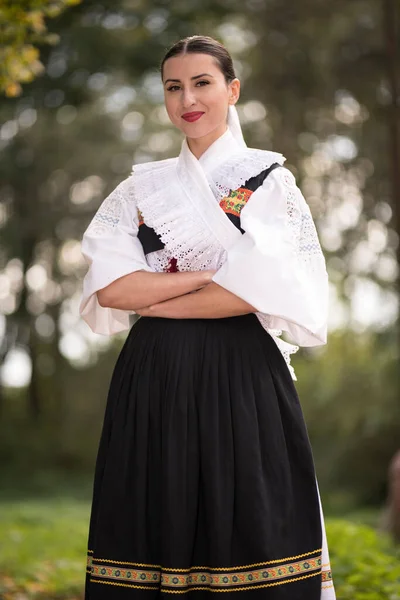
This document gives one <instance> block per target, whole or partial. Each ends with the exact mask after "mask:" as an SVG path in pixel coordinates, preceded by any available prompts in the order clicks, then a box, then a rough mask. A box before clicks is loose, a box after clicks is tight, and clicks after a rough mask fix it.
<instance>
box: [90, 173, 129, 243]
mask: <svg viewBox="0 0 400 600" xmlns="http://www.w3.org/2000/svg"><path fill="white" fill-rule="evenodd" d="M124 202H134V197H133V186H132V178H131V177H128V178H127V179H124V181H122V182H121V183H120V184H119V185H118V186H117V187H116V188H115V189H114V190H113V191H112V192H111V193H110V194H109V195H108V196H107V198H105V199H104V200H103V202H102V203H101V205H100V207H99V208H98V210H97V212H96V213H95V215H94V217H93V219H92V220H91V222H90V223H89V226H88V228H87V230H86V231H85V236H93V237H99V238H101V237H102V236H103V235H106V234H107V233H110V232H112V231H114V230H115V229H116V227H117V226H118V224H119V222H120V220H121V216H122V209H123V203H124Z"/></svg>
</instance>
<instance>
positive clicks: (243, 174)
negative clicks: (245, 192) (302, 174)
mask: <svg viewBox="0 0 400 600" xmlns="http://www.w3.org/2000/svg"><path fill="white" fill-rule="evenodd" d="M285 160H286V159H285V157H284V156H283V155H282V154H279V152H270V151H268V150H258V149H257V148H246V149H244V150H241V151H239V152H237V153H235V154H233V155H232V156H230V157H229V158H228V159H227V160H226V161H225V162H224V163H222V164H220V165H218V166H217V167H216V168H215V169H211V171H210V172H209V173H207V174H206V175H207V180H208V183H209V185H210V187H211V189H212V191H213V194H214V196H215V197H216V198H217V199H218V200H221V199H222V198H225V197H226V196H228V195H229V193H230V192H231V191H232V190H237V189H238V188H240V187H242V186H243V184H244V183H246V181H248V180H249V179H251V178H252V177H255V176H256V175H259V174H260V173H262V171H265V169H268V168H269V167H270V166H271V165H273V164H274V163H279V164H280V165H283V163H284V162H285Z"/></svg>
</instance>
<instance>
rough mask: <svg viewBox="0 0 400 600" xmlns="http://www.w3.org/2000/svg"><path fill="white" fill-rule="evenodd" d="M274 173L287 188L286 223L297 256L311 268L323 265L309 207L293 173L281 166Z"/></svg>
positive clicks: (322, 257) (323, 259)
mask: <svg viewBox="0 0 400 600" xmlns="http://www.w3.org/2000/svg"><path fill="white" fill-rule="evenodd" d="M275 174H276V176H277V177H278V178H279V179H280V181H281V182H282V183H283V184H284V185H285V187H286V188H287V192H286V208H287V225H288V230H289V234H290V237H291V241H292V244H293V247H294V248H295V253H296V256H297V258H298V259H299V261H300V262H301V263H302V264H303V265H304V266H307V268H309V269H311V270H313V269H314V268H315V267H316V265H317V264H319V267H320V266H321V265H322V266H324V265H325V258H324V255H323V253H322V250H321V245H320V243H319V238H318V233H317V230H316V227H315V224H314V221H313V218H312V215H311V211H310V207H309V206H308V204H307V202H306V201H305V199H304V197H303V195H302V193H301V191H300V189H299V188H298V186H297V184H296V179H295V177H294V175H293V173H291V172H290V171H289V169H286V168H283V169H276V171H275V173H274V175H275Z"/></svg>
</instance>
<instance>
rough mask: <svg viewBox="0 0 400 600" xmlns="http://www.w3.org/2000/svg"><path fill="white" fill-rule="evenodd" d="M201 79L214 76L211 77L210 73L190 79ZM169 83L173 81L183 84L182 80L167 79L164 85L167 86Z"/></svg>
mask: <svg viewBox="0 0 400 600" xmlns="http://www.w3.org/2000/svg"><path fill="white" fill-rule="evenodd" d="M200 77H212V75H210V74H209V73H201V75H195V76H194V77H191V78H190V79H199V78H200ZM169 81H172V82H174V83H181V80H180V79H166V80H165V81H164V85H165V84H167V83H168V82H169Z"/></svg>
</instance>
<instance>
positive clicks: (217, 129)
mask: <svg viewBox="0 0 400 600" xmlns="http://www.w3.org/2000/svg"><path fill="white" fill-rule="evenodd" d="M163 84H164V97H165V106H166V109H167V112H168V115H169V118H170V119H171V121H172V123H173V124H174V125H176V127H178V128H179V129H180V130H181V131H182V132H183V133H184V134H185V135H186V136H187V137H188V138H192V139H196V138H201V137H204V136H210V134H213V135H212V137H215V138H217V137H218V136H219V135H222V134H223V133H224V132H225V130H226V118H227V113H228V106H229V104H235V103H236V102H237V100H238V98H239V92H240V82H239V80H238V79H234V80H233V81H232V82H231V83H229V84H228V83H226V80H225V77H224V75H223V74H222V72H221V70H220V68H219V66H218V64H217V63H216V59H214V58H213V57H212V56H210V55H208V54H184V55H180V56H174V57H172V58H169V59H168V60H166V61H165V63H164V69H163Z"/></svg>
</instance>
